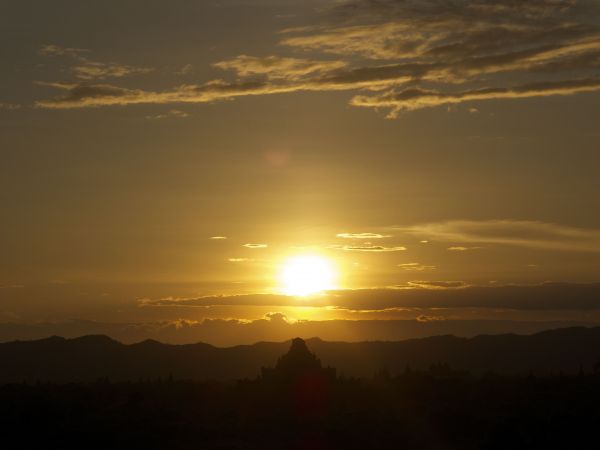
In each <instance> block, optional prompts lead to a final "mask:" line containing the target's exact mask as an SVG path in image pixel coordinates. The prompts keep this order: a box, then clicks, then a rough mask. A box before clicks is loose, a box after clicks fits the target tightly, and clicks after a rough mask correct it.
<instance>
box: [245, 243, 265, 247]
mask: <svg viewBox="0 0 600 450" xmlns="http://www.w3.org/2000/svg"><path fill="white" fill-rule="evenodd" d="M244 247H246V248H267V247H268V245H267V244H244Z"/></svg>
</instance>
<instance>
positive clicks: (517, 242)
mask: <svg viewBox="0 0 600 450" xmlns="http://www.w3.org/2000/svg"><path fill="white" fill-rule="evenodd" d="M402 231H403V232H406V233H410V234H415V235H417V236H427V237H429V238H432V239H435V240H438V241H441V242H461V243H477V244H498V245H512V246H518V247H527V248H535V249H542V250H558V251H575V252H600V229H596V228H576V227H570V226H565V225H558V224H553V223H545V222H536V221H524V220H521V221H519V220H487V221H471V220H456V221H449V222H439V223H430V224H422V225H414V226H412V227H407V228H403V229H402Z"/></svg>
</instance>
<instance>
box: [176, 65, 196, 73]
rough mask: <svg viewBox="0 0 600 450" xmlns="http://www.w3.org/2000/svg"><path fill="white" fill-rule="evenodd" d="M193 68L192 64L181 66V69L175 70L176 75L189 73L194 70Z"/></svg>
mask: <svg viewBox="0 0 600 450" xmlns="http://www.w3.org/2000/svg"><path fill="white" fill-rule="evenodd" d="M193 69H194V66H192V65H191V64H186V65H184V66H183V67H181V69H179V70H177V71H175V75H188V74H189V73H191V72H192V70H193Z"/></svg>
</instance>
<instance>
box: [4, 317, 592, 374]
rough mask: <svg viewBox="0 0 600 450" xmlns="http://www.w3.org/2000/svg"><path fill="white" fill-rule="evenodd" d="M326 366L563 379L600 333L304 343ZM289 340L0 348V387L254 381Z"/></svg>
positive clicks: (90, 341) (587, 364) (588, 354)
mask: <svg viewBox="0 0 600 450" xmlns="http://www.w3.org/2000/svg"><path fill="white" fill-rule="evenodd" d="M306 343H307V345H308V348H309V349H310V350H311V351H312V352H314V353H315V354H316V355H317V356H318V357H319V358H320V360H321V361H322V362H323V365H325V366H331V367H335V368H337V370H338V373H343V374H344V375H345V376H354V377H371V376H372V375H373V374H374V373H375V372H377V371H379V370H381V369H386V370H387V371H388V372H389V373H390V374H392V375H395V374H399V373H401V372H403V371H404V370H405V368H406V367H407V366H410V367H411V368H413V369H427V368H429V367H430V366H431V365H432V364H437V363H444V364H448V365H449V366H450V367H451V368H452V369H456V370H467V371H471V372H474V373H483V372H487V371H491V372H495V373H498V374H527V373H530V372H531V373H534V374H540V375H543V374H558V373H559V372H563V373H565V374H573V373H577V372H578V371H579V370H580V369H583V370H585V371H588V372H591V371H592V370H593V368H594V366H595V365H596V364H597V363H598V360H599V359H600V327H597V328H583V327H581V328H565V329H558V330H550V331H544V332H541V333H537V334H534V335H527V336H520V335H490V336H477V337H474V338H457V337H454V336H437V337H431V338H424V339H413V340H407V341H400V342H360V343H344V342H325V341H322V340H320V339H318V338H313V339H308V340H307V341H306ZM289 347H290V341H287V342H281V343H267V342H260V343H257V344H254V345H242V346H236V347H230V348H217V347H214V346H211V345H208V344H202V343H199V344H189V345H168V344H161V343H159V342H156V341H151V340H147V341H144V342H140V343H138V344H132V345H124V344H121V343H119V342H117V341H115V340H113V339H110V338H108V337H106V336H84V337H80V338H76V339H64V338H60V337H51V338H47V339H41V340H37V341H16V342H9V343H4V344H0V361H2V365H1V369H0V383H6V382H21V381H29V382H35V381H36V380H39V381H52V382H61V383H62V382H85V381H95V380H97V379H99V378H103V377H108V378H109V379H110V380H111V381H125V380H130V381H137V380H140V379H157V378H163V379H166V378H168V377H170V376H172V377H174V378H175V379H183V380H206V379H216V380H230V379H244V378H251V379H253V378H256V377H257V376H259V374H260V373H261V368H262V367H272V366H274V365H275V363H276V362H277V359H278V357H280V356H281V355H282V354H284V353H286V352H287V350H288V349H289Z"/></svg>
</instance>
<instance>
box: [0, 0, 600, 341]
mask: <svg viewBox="0 0 600 450" xmlns="http://www.w3.org/2000/svg"><path fill="white" fill-rule="evenodd" d="M0 58H1V59H2V62H3V63H2V67H3V70H2V71H1V72H0V84H1V86H2V88H1V89H0V156H1V161H2V163H1V164H0V202H1V204H2V221H1V223H0V231H1V232H0V249H1V253H0V339H2V340H11V339H17V338H19V339H25V338H32V337H43V336H45V335H50V334H61V335H67V336H72V335H81V334H88V333H105V334H110V335H113V336H116V337H117V338H120V339H122V340H124V341H135V340H141V339H144V338H146V337H152V338H157V339H160V340H164V341H169V342H194V341H198V340H203V341H206V342H211V343H215V344H217V345H233V344H237V343H250V342H254V341H257V340H281V339H287V338H289V337H292V336H291V335H296V334H297V335H303V337H311V336H322V337H324V338H328V339H337V340H365V339H401V338H402V339H403V338H409V337H419V336H423V335H431V334H444V333H453V334H458V335H473V334H477V333H497V332H533V331H536V330H539V329H544V328H551V327H556V326H567V325H572V324H584V325H589V324H598V323H600V284H599V282H600V276H599V275H600V201H599V199H600V177H598V175H597V172H598V167H599V166H600V154H599V149H598V142H599V138H600V129H599V128H598V123H599V119H600V4H598V2H596V1H593V0H530V1H527V2H519V1H514V0H499V1H491V0H474V1H463V0H424V1H416V0H306V1H302V2H298V1H290V0H214V1H184V0H174V1H168V2H167V1H159V0H144V1H142V0H127V1H123V0H120V1H115V0H106V1H103V2H80V1H75V0H57V1H53V2H44V1H34V0H19V1H16V0H6V1H3V2H1V3H0ZM298 258H300V260H302V258H304V260H305V261H308V263H307V264H305V265H304V266H305V267H303V269H305V270H309V272H310V270H313V272H310V273H309V275H308V277H309V278H310V277H314V276H315V275H314V272H317V273H318V274H319V276H321V275H323V273H325V272H328V271H329V272H331V273H330V277H329V278H328V279H327V280H326V281H327V282H324V283H323V284H322V286H321V289H318V291H317V292H313V293H312V295H308V296H298V295H289V294H290V293H292V294H293V292H290V290H289V289H286V288H289V286H287V285H286V283H287V282H286V280H285V276H284V275H282V274H285V272H286V270H288V269H289V267H290V264H292V265H293V261H298ZM311 258H312V259H311ZM311 268H312V269H311ZM294 275H295V276H296V278H297V277H298V274H297V273H294V274H293V276H294ZM298 280H299V282H300V284H304V283H305V282H308V283H310V282H311V280H307V279H304V278H301V279H298V278H297V279H296V282H298ZM318 287H319V286H317V288H318Z"/></svg>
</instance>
